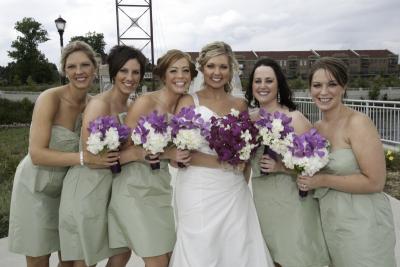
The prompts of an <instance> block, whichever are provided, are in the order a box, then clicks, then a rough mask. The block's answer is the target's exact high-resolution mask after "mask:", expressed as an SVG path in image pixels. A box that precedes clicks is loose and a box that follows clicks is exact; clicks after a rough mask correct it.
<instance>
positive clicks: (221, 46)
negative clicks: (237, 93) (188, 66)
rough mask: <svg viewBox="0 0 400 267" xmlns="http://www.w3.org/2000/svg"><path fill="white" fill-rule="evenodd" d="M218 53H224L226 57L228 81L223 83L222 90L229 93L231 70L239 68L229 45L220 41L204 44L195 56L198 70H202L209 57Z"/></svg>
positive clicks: (218, 54) (230, 89) (230, 88)
mask: <svg viewBox="0 0 400 267" xmlns="http://www.w3.org/2000/svg"><path fill="white" fill-rule="evenodd" d="M220 55H226V56H227V57H228V63H229V82H228V83H227V84H225V86H224V90H225V92H228V93H229V92H231V91H232V84H231V82H232V77H233V72H234V71H237V70H238V69H239V64H238V62H237V60H236V58H235V55H234V54H233V51H232V48H231V46H230V45H228V44H227V43H225V42H221V41H217V42H212V43H209V44H207V45H205V46H204V47H203V48H202V49H201V51H200V54H199V57H198V58H197V63H198V64H199V65H200V70H201V71H202V72H203V70H204V66H205V65H206V64H207V62H208V61H209V60H210V58H213V57H216V56H220Z"/></svg>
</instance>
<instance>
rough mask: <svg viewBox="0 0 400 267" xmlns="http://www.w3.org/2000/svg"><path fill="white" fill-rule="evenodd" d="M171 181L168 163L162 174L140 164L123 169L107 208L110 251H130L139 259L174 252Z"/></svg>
mask: <svg viewBox="0 0 400 267" xmlns="http://www.w3.org/2000/svg"><path fill="white" fill-rule="evenodd" d="M170 181H171V176H170V174H169V170H168V163H167V161H165V160H162V161H161V162H160V169H159V170H151V168H150V165H149V164H146V163H141V162H131V163H128V164H126V165H124V166H122V172H121V174H120V175H119V176H118V177H116V178H115V179H114V181H113V185H112V197H111V201H110V205H109V208H108V221H109V224H108V229H109V239H110V247H113V248H118V247H129V248H131V249H132V250H133V251H134V252H135V253H136V254H137V255H138V256H140V257H152V256H158V255H162V254H165V253H167V252H171V251H172V250H173V248H174V244H175V239H176V235H175V224H174V217H173V211H172V206H171V199H172V192H171V190H172V189H171V186H170Z"/></svg>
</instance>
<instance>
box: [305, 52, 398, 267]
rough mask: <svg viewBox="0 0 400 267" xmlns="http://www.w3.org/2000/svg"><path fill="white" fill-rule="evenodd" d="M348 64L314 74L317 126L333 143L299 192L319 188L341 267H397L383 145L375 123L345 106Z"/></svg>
mask: <svg viewBox="0 0 400 267" xmlns="http://www.w3.org/2000/svg"><path fill="white" fill-rule="evenodd" d="M347 83H348V74H347V67H346V65H345V64H344V63H343V62H342V61H340V60H338V59H335V58H322V59H320V60H319V61H317V62H316V63H315V64H314V65H313V66H312V67H311V70H310V75H309V86H310V90H311V96H312V99H313V101H314V103H315V105H316V106H317V107H318V108H319V110H320V111H321V112H322V119H321V120H320V121H318V122H317V123H316V124H315V127H316V128H317V129H318V131H319V132H320V133H321V134H322V135H324V136H325V137H326V138H327V139H328V140H329V142H330V145H331V154H330V161H329V163H328V165H327V167H326V168H325V169H324V171H323V172H321V173H318V174H316V175H314V176H313V177H304V176H303V177H302V176H299V177H298V184H299V187H301V186H305V188H306V189H308V190H312V189H316V192H315V194H314V197H317V198H318V199H319V206H320V212H321V221H322V229H323V231H324V235H325V239H326V243H327V245H328V250H329V254H330V256H331V259H332V263H333V265H334V266H336V267H339V266H340V267H353V266H365V267H369V266H370V267H373V266H374V267H375V266H385V267H394V266H396V263H395V258H394V246H395V234H394V226H393V217H392V211H391V208H390V204H389V200H388V198H387V197H386V196H385V194H383V193H382V190H383V187H384V185H385V179H386V167H385V157H384V152H383V147H382V143H381V141H380V137H379V134H378V131H377V129H376V127H375V126H374V124H373V122H372V121H371V120H370V119H369V118H368V117H367V116H366V115H365V114H363V113H360V112H358V111H355V110H353V109H351V108H349V107H347V106H345V105H344V104H343V102H342V99H343V96H344V94H345V92H346V88H347Z"/></svg>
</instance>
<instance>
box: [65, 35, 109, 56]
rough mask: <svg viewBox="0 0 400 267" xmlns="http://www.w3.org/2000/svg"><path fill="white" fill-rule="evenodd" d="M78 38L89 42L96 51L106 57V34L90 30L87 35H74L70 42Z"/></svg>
mask: <svg viewBox="0 0 400 267" xmlns="http://www.w3.org/2000/svg"><path fill="white" fill-rule="evenodd" d="M78 40H79V41H84V42H86V43H88V44H89V45H90V46H91V47H92V48H93V50H94V51H95V52H96V53H98V54H100V55H101V57H102V58H104V57H105V55H106V53H105V52H104V48H105V46H106V42H105V41H104V34H102V33H96V32H88V33H86V34H85V36H81V35H79V36H74V37H72V38H71V40H70V42H72V41H78Z"/></svg>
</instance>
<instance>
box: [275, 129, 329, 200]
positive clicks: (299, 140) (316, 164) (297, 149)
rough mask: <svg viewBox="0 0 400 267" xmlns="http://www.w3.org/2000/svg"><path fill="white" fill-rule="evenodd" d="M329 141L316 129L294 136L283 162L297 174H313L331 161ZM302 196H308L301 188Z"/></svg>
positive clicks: (300, 193)
mask: <svg viewBox="0 0 400 267" xmlns="http://www.w3.org/2000/svg"><path fill="white" fill-rule="evenodd" d="M328 148H329V142H328V140H326V139H325V138H324V137H323V136H321V135H320V134H319V133H318V132H317V130H316V129H314V128H313V129H311V130H310V131H308V132H306V133H304V134H302V135H295V136H294V137H293V143H292V145H291V146H290V147H289V150H288V151H287V153H286V154H284V156H283V160H282V161H283V163H284V164H285V166H286V167H287V168H289V169H294V170H295V172H296V173H297V174H301V175H307V176H313V175H314V174H315V173H316V172H317V171H319V170H320V169H322V168H323V167H324V166H325V165H326V164H327V163H328V161H329V157H328V156H329V155H328ZM299 195H300V197H306V196H307V191H302V190H299Z"/></svg>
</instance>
